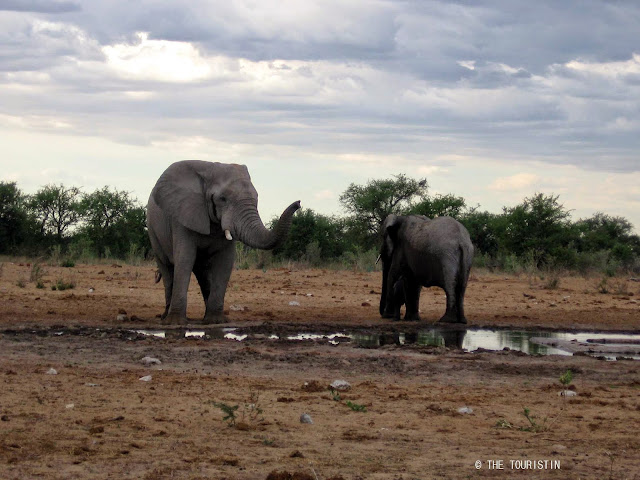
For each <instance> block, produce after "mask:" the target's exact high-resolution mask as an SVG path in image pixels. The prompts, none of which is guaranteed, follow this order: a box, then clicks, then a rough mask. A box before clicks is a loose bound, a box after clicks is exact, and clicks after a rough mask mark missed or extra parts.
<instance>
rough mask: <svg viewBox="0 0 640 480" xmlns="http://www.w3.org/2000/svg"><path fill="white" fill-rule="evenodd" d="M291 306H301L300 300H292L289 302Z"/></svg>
mask: <svg viewBox="0 0 640 480" xmlns="http://www.w3.org/2000/svg"><path fill="white" fill-rule="evenodd" d="M289 306H290V307H299V306H300V302H296V301H295V300H294V301H292V302H289Z"/></svg>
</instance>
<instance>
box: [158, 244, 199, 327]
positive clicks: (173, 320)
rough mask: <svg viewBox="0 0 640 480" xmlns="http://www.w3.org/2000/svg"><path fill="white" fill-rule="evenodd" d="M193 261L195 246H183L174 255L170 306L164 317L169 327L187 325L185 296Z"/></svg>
mask: <svg viewBox="0 0 640 480" xmlns="http://www.w3.org/2000/svg"><path fill="white" fill-rule="evenodd" d="M195 259H196V248H195V245H187V246H183V247H182V248H181V249H180V250H179V251H178V252H176V253H175V257H174V261H175V264H174V267H173V288H172V291H171V305H170V306H169V311H168V312H167V316H166V317H165V321H166V323H169V324H171V325H186V324H187V323H188V319H187V294H188V291H189V282H190V280H191V271H192V270H193V265H194V262H195Z"/></svg>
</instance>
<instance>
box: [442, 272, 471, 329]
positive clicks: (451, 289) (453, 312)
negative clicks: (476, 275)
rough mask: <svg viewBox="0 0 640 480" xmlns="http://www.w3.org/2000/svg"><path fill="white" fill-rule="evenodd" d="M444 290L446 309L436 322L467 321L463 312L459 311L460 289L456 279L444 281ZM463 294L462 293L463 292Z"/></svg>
mask: <svg viewBox="0 0 640 480" xmlns="http://www.w3.org/2000/svg"><path fill="white" fill-rule="evenodd" d="M444 292H445V294H446V296H447V309H446V311H445V312H444V315H443V316H442V318H440V320H438V322H440V323H467V319H466V318H465V316H464V312H460V310H459V306H460V303H459V301H458V296H459V293H460V289H459V288H458V285H457V282H456V279H455V278H454V279H451V280H449V281H447V282H445V286H444ZM463 296H464V293H463Z"/></svg>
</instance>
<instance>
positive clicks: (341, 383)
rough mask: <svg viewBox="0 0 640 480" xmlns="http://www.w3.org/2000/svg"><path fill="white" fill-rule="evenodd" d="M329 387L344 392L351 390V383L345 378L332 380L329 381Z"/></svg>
mask: <svg viewBox="0 0 640 480" xmlns="http://www.w3.org/2000/svg"><path fill="white" fill-rule="evenodd" d="M329 387H331V388H333V389H334V390H339V391H341V392H346V391H347V390H351V384H350V383H349V382H347V381H346V380H334V381H333V382H331V385H329Z"/></svg>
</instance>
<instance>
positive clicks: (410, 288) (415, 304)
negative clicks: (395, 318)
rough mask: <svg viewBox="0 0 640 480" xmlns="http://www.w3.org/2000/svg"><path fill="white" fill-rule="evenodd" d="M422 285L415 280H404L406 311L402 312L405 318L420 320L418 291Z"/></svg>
mask: <svg viewBox="0 0 640 480" xmlns="http://www.w3.org/2000/svg"><path fill="white" fill-rule="evenodd" d="M421 290H422V285H420V284H419V283H417V282H415V281H414V282H409V281H405V297H406V299H407V311H406V312H405V314H404V319H405V320H411V321H415V322H419V321H420V291H421Z"/></svg>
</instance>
